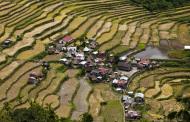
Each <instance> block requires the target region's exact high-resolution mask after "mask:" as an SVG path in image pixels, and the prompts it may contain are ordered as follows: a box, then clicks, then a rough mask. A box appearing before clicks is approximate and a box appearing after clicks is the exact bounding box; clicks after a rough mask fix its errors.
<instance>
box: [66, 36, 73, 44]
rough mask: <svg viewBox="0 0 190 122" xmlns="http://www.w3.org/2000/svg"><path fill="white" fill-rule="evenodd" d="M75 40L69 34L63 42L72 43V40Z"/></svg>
mask: <svg viewBox="0 0 190 122" xmlns="http://www.w3.org/2000/svg"><path fill="white" fill-rule="evenodd" d="M73 41H74V39H73V38H72V37H71V36H69V35H67V36H65V37H64V38H63V42H64V43H71V42H73Z"/></svg>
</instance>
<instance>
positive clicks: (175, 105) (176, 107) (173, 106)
mask: <svg viewBox="0 0 190 122" xmlns="http://www.w3.org/2000/svg"><path fill="white" fill-rule="evenodd" d="M160 103H161V104H162V106H163V110H164V114H165V115H167V114H168V113H169V112H172V111H180V110H181V109H183V106H182V105H181V104H180V103H179V102H177V101H176V100H175V99H170V100H162V101H160Z"/></svg>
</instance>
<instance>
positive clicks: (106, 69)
mask: <svg viewBox="0 0 190 122" xmlns="http://www.w3.org/2000/svg"><path fill="white" fill-rule="evenodd" d="M73 41H74V39H73V38H72V37H71V36H69V35H67V36H65V37H64V38H62V39H59V41H57V42H55V43H53V44H51V45H49V46H48V48H47V51H48V54H58V53H62V58H61V59H60V60H59V62H60V63H62V64H64V65H66V66H68V67H72V68H82V69H84V70H85V72H86V76H87V77H88V78H89V79H90V80H91V81H92V82H95V83H99V82H111V83H112V86H113V87H114V88H115V89H116V90H117V91H123V90H124V89H125V88H126V86H127V84H128V80H129V78H128V77H127V76H125V75H124V74H122V73H119V72H117V69H118V70H122V71H131V70H132V69H133V67H137V68H138V69H144V68H151V67H153V66H155V64H156V63H155V62H151V61H150V60H149V59H137V58H135V59H132V60H129V58H128V57H127V56H122V57H120V58H117V57H115V56H114V55H113V54H111V53H108V52H103V51H98V49H97V48H98V43H97V42H96V40H95V39H88V38H84V41H83V42H81V41H80V44H79V45H75V44H73V43H72V44H71V42H73Z"/></svg>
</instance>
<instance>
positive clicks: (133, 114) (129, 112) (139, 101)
mask: <svg viewBox="0 0 190 122" xmlns="http://www.w3.org/2000/svg"><path fill="white" fill-rule="evenodd" d="M122 103H123V107H124V110H125V120H138V119H140V118H141V117H142V114H141V112H140V111H139V110H136V107H137V106H139V105H140V106H143V105H144V94H143V93H133V92H128V93H127V95H123V97H122Z"/></svg>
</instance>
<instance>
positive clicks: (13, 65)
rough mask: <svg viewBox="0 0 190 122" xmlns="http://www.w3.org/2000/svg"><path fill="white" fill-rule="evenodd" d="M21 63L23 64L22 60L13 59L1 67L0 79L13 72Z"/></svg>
mask: <svg viewBox="0 0 190 122" xmlns="http://www.w3.org/2000/svg"><path fill="white" fill-rule="evenodd" d="M22 64H23V61H13V62H12V63H10V64H9V65H7V66H6V67H4V68H3V69H1V70H0V79H1V80H4V79H5V78H7V77H8V76H10V75H11V73H13V72H14V71H15V70H16V69H17V68H18V67H19V66H20V65H22Z"/></svg>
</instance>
